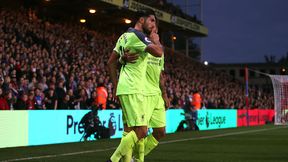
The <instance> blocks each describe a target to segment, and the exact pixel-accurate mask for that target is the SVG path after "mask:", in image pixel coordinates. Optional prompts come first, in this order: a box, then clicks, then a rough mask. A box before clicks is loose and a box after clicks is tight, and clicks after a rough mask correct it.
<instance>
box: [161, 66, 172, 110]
mask: <svg viewBox="0 0 288 162" xmlns="http://www.w3.org/2000/svg"><path fill="white" fill-rule="evenodd" d="M165 82H166V78H165V74H164V72H163V71H162V72H161V74H160V83H159V84H160V85H159V86H160V89H161V92H162V98H163V100H164V102H165V108H166V109H167V108H169V107H170V101H169V99H168V97H167V92H166V88H165Z"/></svg>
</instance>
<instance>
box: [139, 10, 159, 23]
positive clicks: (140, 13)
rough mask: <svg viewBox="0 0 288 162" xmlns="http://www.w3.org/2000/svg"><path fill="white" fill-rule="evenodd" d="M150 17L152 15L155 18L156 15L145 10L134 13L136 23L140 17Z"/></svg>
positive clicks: (152, 11) (151, 11)
mask: <svg viewBox="0 0 288 162" xmlns="http://www.w3.org/2000/svg"><path fill="white" fill-rule="evenodd" d="M150 15H154V16H155V17H156V14H155V12H154V10H152V9H149V8H145V9H139V10H137V11H136V14H135V19H136V20H137V21H138V20H139V19H140V18H141V17H144V18H145V17H149V16H150Z"/></svg>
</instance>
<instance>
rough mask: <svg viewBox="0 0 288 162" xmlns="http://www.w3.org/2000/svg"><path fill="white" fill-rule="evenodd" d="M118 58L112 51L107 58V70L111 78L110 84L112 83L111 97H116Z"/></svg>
mask: <svg viewBox="0 0 288 162" xmlns="http://www.w3.org/2000/svg"><path fill="white" fill-rule="evenodd" d="M118 59H119V55H118V54H117V53H116V52H115V51H113V52H112V53H111V55H110V58H109V60H108V62H107V63H108V70H109V74H110V78H111V80H112V84H113V87H114V88H113V97H114V98H116V89H117V83H118V79H117V70H118V66H119V63H118Z"/></svg>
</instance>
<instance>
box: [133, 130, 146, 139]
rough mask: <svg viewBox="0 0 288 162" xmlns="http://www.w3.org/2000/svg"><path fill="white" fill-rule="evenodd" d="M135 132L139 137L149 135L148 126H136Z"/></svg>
mask: <svg viewBox="0 0 288 162" xmlns="http://www.w3.org/2000/svg"><path fill="white" fill-rule="evenodd" d="M135 132H136V135H137V137H138V139H141V138H144V137H146V135H147V127H136V128H135Z"/></svg>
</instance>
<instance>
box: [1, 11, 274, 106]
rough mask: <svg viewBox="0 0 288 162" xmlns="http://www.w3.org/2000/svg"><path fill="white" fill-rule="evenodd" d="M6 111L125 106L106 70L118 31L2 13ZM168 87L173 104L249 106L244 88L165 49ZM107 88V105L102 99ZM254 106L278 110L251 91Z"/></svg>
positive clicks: (270, 100)
mask: <svg viewBox="0 0 288 162" xmlns="http://www.w3.org/2000/svg"><path fill="white" fill-rule="evenodd" d="M0 17H1V18H0V109H4V110H21V109H23V110H34V109H40V110H41V109H91V108H93V107H98V108H99V107H100V108H102V109H119V108H120V105H119V104H118V103H117V102H116V101H114V100H113V98H112V90H113V86H112V83H111V81H110V78H109V74H108V71H107V68H106V63H107V60H108V57H109V55H110V53H111V51H112V49H113V46H114V44H115V42H116V41H117V37H118V36H117V35H115V34H113V33H112V32H111V33H110V34H107V33H108V32H105V33H106V34H103V32H97V31H92V30H89V29H86V28H85V27H83V26H81V25H80V24H79V25H76V24H69V23H62V24H59V23H58V24H57V23H49V22H47V21H45V22H44V21H42V20H41V19H39V18H37V16H36V14H35V13H34V12H33V11H31V10H29V11H27V10H24V9H23V11H21V12H13V11H6V10H1V11H0ZM165 57H166V62H165V73H166V78H167V82H166V90H167V94H168V96H169V99H170V102H171V105H172V107H173V108H181V107H184V106H185V105H189V104H191V102H192V95H193V93H194V92H195V91H198V92H199V93H200V94H201V97H202V107H203V108H232V109H234V108H235V109H236V108H239V109H241V108H244V107H245V97H244V87H243V86H242V85H241V84H240V83H239V82H237V81H234V80H232V79H231V78H230V77H229V76H227V75H226V74H223V73H220V72H217V71H214V70H213V69H209V68H208V67H206V66H204V65H202V64H200V63H199V62H196V61H193V60H191V59H190V58H188V57H186V56H185V55H183V54H180V53H174V52H173V53H172V52H171V50H169V49H166V53H165ZM99 87H102V89H105V90H104V92H103V93H104V94H107V96H106V97H105V98H106V99H107V100H105V105H103V103H99V102H100V101H99V98H97V97H98V96H99V94H98V93H99V92H98V88H99ZM250 96H251V97H250V99H249V100H250V105H251V108H273V95H271V94H264V93H263V92H261V91H260V90H254V89H250Z"/></svg>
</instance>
